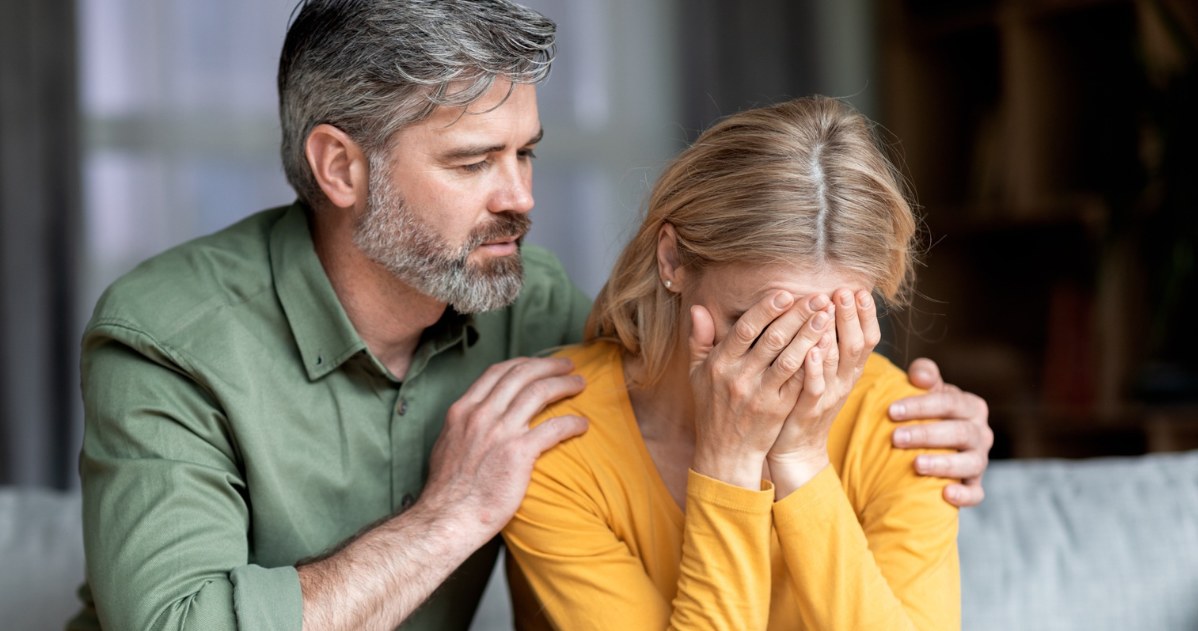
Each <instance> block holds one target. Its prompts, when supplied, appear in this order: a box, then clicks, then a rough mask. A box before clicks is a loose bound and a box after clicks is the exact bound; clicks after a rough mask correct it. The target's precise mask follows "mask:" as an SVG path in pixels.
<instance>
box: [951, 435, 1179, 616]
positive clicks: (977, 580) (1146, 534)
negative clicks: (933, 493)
mask: <svg viewBox="0 0 1198 631" xmlns="http://www.w3.org/2000/svg"><path fill="white" fill-rule="evenodd" d="M985 486H986V501H985V502H983V503H982V505H981V506H979V507H977V508H973V509H968V510H963V511H961V530H960V536H959V538H958V542H959V544H960V552H961V585H962V600H963V602H962V618H963V622H964V625H963V626H964V628H965V629H967V630H970V631H975V630H976V631H985V630H989V629H1003V630H1007V629H1086V630H1088V631H1102V630H1104V629H1111V630H1115V629H1118V630H1120V631H1123V630H1125V629H1162V630H1165V629H1198V597H1196V596H1198V451H1196V452H1190V453H1185V454H1152V455H1149V456H1141V457H1135V458H1098V459H1091V460H1079V461H1064V460H1040V461H1036V460H1022V461H996V462H993V463H992V464H991V466H990V469H989V472H988V473H987V474H986V478H985Z"/></svg>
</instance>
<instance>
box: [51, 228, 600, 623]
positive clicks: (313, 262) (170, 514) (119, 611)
mask: <svg viewBox="0 0 1198 631" xmlns="http://www.w3.org/2000/svg"><path fill="white" fill-rule="evenodd" d="M524 267H525V280H524V289H523V290H522V292H521V294H520V297H519V298H518V299H517V300H516V302H515V303H514V304H513V305H512V306H510V307H508V308H506V309H503V310H501V311H494V312H489V313H484V314H478V315H475V316H471V317H465V316H460V315H457V314H454V313H452V310H447V314H446V316H445V317H443V318H442V319H441V321H440V322H438V323H437V324H436V325H434V326H433V327H431V328H429V329H427V330H426V331H425V334H424V337H423V339H422V340H421V343H420V345H419V347H418V348H417V350H416V353H415V355H414V357H413V359H412V363H411V366H410V368H409V370H408V374H407V375H406V376H405V378H404V380H403V381H402V382H400V381H398V380H396V379H395V378H394V377H393V376H392V375H391V374H390V372H389V371H388V370H387V369H386V368H385V367H384V366H383V365H382V364H381V363H380V362H379V361H378V359H376V358H375V357H374V356H372V355H371V353H370V351H369V350H368V349H367V348H366V345H365V344H364V343H363V342H362V339H361V338H360V337H359V336H358V334H357V332H356V331H355V330H354V327H353V325H352V324H351V323H350V321H349V318H348V317H347V316H346V314H345V311H344V309H343V308H342V307H341V304H340V303H339V302H338V300H337V297H336V295H335V294H334V292H333V288H332V286H331V285H330V283H329V280H328V277H327V276H326V275H325V273H324V269H323V268H322V267H321V264H320V261H319V259H318V258H317V257H316V253H315V251H314V249H313V246H312V239H311V236H310V233H309V228H308V223H307V220H306V216H305V213H304V210H303V208H302V207H300V206H298V205H293V206H290V207H284V208H278V209H273V210H268V211H264V212H262V213H258V214H256V215H254V216H252V217H250V218H248V219H246V220H244V221H242V222H240V223H238V224H236V225H234V226H231V227H230V228H227V229H225V230H224V231H222V232H219V233H216V234H214V235H211V236H208V237H204V238H202V239H199V240H196V241H193V242H191V243H188V244H184V245H182V246H180V247H178V248H175V249H173V250H171V251H168V252H166V253H164V254H161V255H159V256H157V257H155V258H153V259H150V260H149V261H147V262H145V263H143V264H142V265H141V266H139V267H138V268H137V269H135V270H133V271H132V272H131V273H129V274H128V275H126V276H125V277H123V278H122V279H120V280H118V281H117V282H116V283H114V284H113V285H112V287H110V288H109V289H108V291H107V292H105V294H104V296H103V297H102V298H101V299H100V301H99V303H98V305H97V306H96V310H95V313H94V315H93V317H92V320H91V322H90V323H89V324H88V326H87V329H86V332H85V334H84V340H83V356H82V372H83V400H84V412H85V431H84V440H83V451H82V454H81V456H80V474H81V476H82V483H83V499H84V508H83V525H84V542H85V548H86V551H87V566H88V577H87V578H88V584H87V586H85V588H84V589H82V590H81V595H82V596H83V598H84V604H85V609H84V612H83V613H82V614H80V616H79V618H78V619H77V620H76V621H74V622H73V623H72V625H73V626H72V628H95V627H96V624H97V617H98V622H99V623H101V624H102V626H103V627H104V628H106V629H122V630H123V629H176V628H183V627H184V626H185V625H186V626H187V628H203V629H209V628H211V629H237V628H240V629H299V628H300V620H301V608H302V605H301V598H300V587H299V579H298V574H297V573H296V570H295V568H294V565H295V563H296V562H297V561H300V560H302V559H304V558H307V557H311V556H314V555H318V554H321V553H322V552H326V551H328V550H329V549H330V548H332V547H333V546H336V545H337V544H339V543H341V542H343V541H345V540H346V539H347V538H349V537H351V536H352V535H354V534H355V533H357V532H359V531H360V530H362V529H363V528H364V527H366V526H368V525H370V524H372V523H374V522H376V521H378V520H380V519H382V518H385V517H387V516H389V515H392V514H395V513H396V512H398V511H401V510H403V509H404V508H406V507H407V506H408V505H410V504H411V503H412V502H413V501H414V500H415V498H416V497H417V496H419V494H420V490H421V488H422V486H423V484H424V481H425V478H426V476H427V473H428V455H429V452H430V450H431V449H432V445H433V442H434V441H435V440H436V438H437V436H438V434H439V432H440V430H441V426H442V423H443V421H444V418H445V413H446V411H447V410H448V408H449V406H450V404H451V403H453V401H455V400H456V399H457V398H458V397H460V396H461V395H462V394H463V393H464V392H465V390H466V388H467V387H468V386H469V385H470V384H471V383H472V382H473V381H474V380H475V379H476V378H477V377H478V376H479V375H481V374H482V372H483V371H484V370H486V368H487V367H488V366H490V365H491V364H494V363H497V362H500V361H503V360H504V359H507V358H510V357H514V356H519V355H532V354H537V353H539V352H540V351H543V350H545V349H547V348H550V347H554V346H559V345H562V344H566V343H570V342H574V341H577V340H578V339H579V338H580V335H581V331H582V324H583V321H584V319H585V317H586V314H587V312H588V310H589V303H588V300H587V299H586V297H585V296H584V295H582V293H581V292H579V291H578V289H577V288H575V287H574V286H573V285H572V284H571V283H570V281H569V279H568V278H567V277H566V274H565V272H564V271H563V270H562V268H561V266H560V264H559V263H558V262H557V260H556V259H554V258H553V256H552V255H550V254H548V253H547V252H545V251H543V250H539V249H537V248H533V247H527V248H525V249H524ZM495 554H496V545H495V544H494V543H492V544H491V545H488V546H486V547H485V548H484V549H482V550H480V551H479V552H478V553H477V554H475V555H474V556H473V557H472V558H471V559H470V560H469V561H467V562H466V563H465V564H464V565H463V566H462V567H461V568H460V569H459V570H458V572H457V573H456V574H455V575H454V576H453V577H452V578H451V579H450V580H449V581H448V582H447V583H446V584H445V585H443V586H442V587H441V589H439V590H438V591H437V592H436V593H435V594H434V595H433V597H432V598H431V599H430V600H429V601H428V602H427V603H426V604H425V605H424V606H423V607H421V608H420V609H419V610H418V611H417V613H416V614H415V615H414V616H413V617H412V618H411V619H410V620H409V622H408V623H407V624H406V625H405V628H412V629H465V628H467V627H468V626H469V623H470V620H471V618H472V617H473V615H474V610H475V608H476V606H477V604H478V600H479V597H480V595H481V594H482V591H483V588H484V587H485V585H486V580H487V578H488V576H489V575H490V571H491V568H492V565H493V564H494V559H495Z"/></svg>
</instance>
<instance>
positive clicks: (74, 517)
mask: <svg viewBox="0 0 1198 631" xmlns="http://www.w3.org/2000/svg"><path fill="white" fill-rule="evenodd" d="M986 488H987V498H986V501H985V503H983V504H982V506H980V507H978V508H974V509H969V510H966V511H963V512H962V514H961V534H960V537H959V543H960V550H961V579H962V586H961V589H962V599H963V602H962V610H963V618H964V620H963V622H964V625H963V626H964V628H965V629H967V630H972V631H989V630H992V629H993V630H999V629H1001V630H1003V631H1006V630H1009V629H1020V630H1036V629H1044V630H1072V629H1079V630H1081V629H1085V630H1086V631H1103V630H1107V629H1110V630H1115V629H1118V630H1120V631H1123V630H1126V629H1151V630H1154V631H1170V630H1178V631H1183V630H1184V631H1194V630H1198V451H1195V452H1190V453H1185V454H1154V455H1150V456H1141V457H1136V458H1103V459H1094V460H1078V461H1058V460H1038V461H1037V460H1028V461H1003V462H995V463H993V464H992V465H991V469H990V473H989V474H988V475H987V478H986ZM82 576H83V561H82V543H81V540H80V526H79V500H78V497H77V496H74V495H70V494H58V493H52V492H48V491H39V490H24V491H15V490H12V489H0V628H3V629H9V630H12V631H26V630H29V631H40V630H42V629H60V628H62V624H63V622H64V621H65V620H66V619H67V617H69V616H70V615H71V613H72V612H73V611H74V609H75V606H76V601H75V595H74V592H75V588H76V587H77V586H78V584H79V581H80V580H81V578H82ZM504 589H505V587H504V584H503V581H502V577H501V576H500V575H498V574H497V575H496V579H494V580H493V581H492V584H491V588H490V589H489V590H488V592H487V595H486V597H485V599H484V602H483V605H482V608H481V609H480V611H479V614H478V616H477V617H476V619H475V624H474V628H475V629H479V630H491V629H507V628H510V622H509V616H508V609H507V599H506V596H505V593H504Z"/></svg>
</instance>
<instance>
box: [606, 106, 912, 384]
mask: <svg viewBox="0 0 1198 631" xmlns="http://www.w3.org/2000/svg"><path fill="white" fill-rule="evenodd" d="M901 182H902V178H901V177H900V176H899V174H898V172H897V170H896V169H895V167H894V166H893V165H892V164H891V163H890V161H889V160H887V159H886V157H885V156H884V155H883V153H882V150H881V149H880V148H879V146H878V143H877V141H876V139H875V137H874V133H873V126H872V125H871V123H870V122H869V121H868V120H867V119H866V118H865V117H864V116H862V115H861V114H859V113H857V112H856V111H855V110H853V109H852V108H851V107H849V106H848V105H846V104H844V103H842V102H840V101H838V100H836V99H831V98H827V97H809V98H800V99H794V100H791V101H786V102H784V103H779V104H777V105H773V106H769V107H763V108H758V109H753V110H749V111H746V112H741V113H739V114H735V115H732V116H729V117H727V118H725V119H723V120H722V121H720V122H719V123H717V124H716V125H715V126H714V127H712V128H711V129H709V130H707V131H706V132H704V133H703V135H701V136H700V137H699V139H698V140H697V141H696V142H695V143H694V144H693V145H692V146H690V147H689V148H688V149H686V150H684V151H683V152H682V153H681V154H679V155H678V157H677V158H675V159H674V161H673V162H672V163H670V165H669V166H668V167H667V168H666V170H665V172H664V173H663V174H662V175H661V177H660V178H659V179H658V180H657V183H656V184H655V185H654V187H653V192H652V194H651V195H650V198H649V206H648V211H647V213H646V217H645V220H644V222H643V223H642V224H641V227H640V230H639V231H638V232H637V233H636V235H635V236H634V237H633V239H632V241H630V242H629V243H628V245H627V246H626V247H625V248H624V251H623V253H622V254H621V255H620V257H619V259H618V260H617V262H616V265H615V268H614V269H613V270H612V274H611V277H610V278H609V279H608V281H607V284H606V285H604V287H603V289H602V290H600V292H599V296H598V297H597V298H596V300H595V305H594V308H593V309H592V310H591V314H590V317H589V318H588V320H587V324H586V332H585V339H587V340H588V341H589V340H594V339H599V338H607V339H613V340H615V341H617V342H618V343H619V344H621V345H622V346H623V347H624V349H625V350H626V351H627V352H629V353H631V354H634V355H639V356H640V357H641V358H642V360H643V362H644V368H645V371H644V380H643V383H644V385H649V384H652V383H654V382H656V381H657V380H658V379H660V377H661V373H662V371H663V370H664V367H665V363H666V362H667V361H668V359H669V356H670V353H672V352H673V345H674V343H675V338H676V333H677V327H678V322H679V318H680V317H681V316H682V315H683V314H681V313H680V312H679V311H680V304H679V302H678V300H677V294H675V293H672V292H670V291H667V290H666V289H665V288H664V287H663V286H662V282H661V280H660V278H659V277H658V267H657V241H658V232H659V231H660V230H661V227H662V225H663V224H665V223H669V224H671V225H672V226H673V227H674V230H675V232H676V233H677V244H678V255H679V263H680V264H681V265H683V266H686V267H688V268H690V269H693V270H696V271H698V272H702V270H704V269H708V268H712V267H715V266H719V265H725V264H731V263H750V264H772V263H778V262H790V263H794V262H802V263H806V264H809V265H812V266H824V265H833V266H836V267H839V268H842V269H844V270H847V271H850V272H852V273H855V274H856V275H859V276H861V277H862V278H864V279H866V280H868V281H871V282H872V283H873V286H874V287H875V291H876V292H877V293H878V294H880V296H881V297H882V299H883V300H884V301H885V302H886V303H888V304H889V305H891V306H902V305H904V304H906V302H907V300H908V297H909V293H910V289H911V285H912V283H913V281H914V258H915V256H914V240H915V234H916V228H917V223H916V219H915V215H914V213H913V211H912V209H911V205H910V204H909V203H908V201H907V199H906V196H905V195H904V189H903V187H902V185H901Z"/></svg>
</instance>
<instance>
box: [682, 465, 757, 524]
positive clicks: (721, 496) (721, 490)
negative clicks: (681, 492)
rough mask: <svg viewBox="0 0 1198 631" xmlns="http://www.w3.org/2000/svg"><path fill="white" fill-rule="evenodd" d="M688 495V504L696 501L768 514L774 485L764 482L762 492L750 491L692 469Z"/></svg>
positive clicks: (688, 477) (687, 487)
mask: <svg viewBox="0 0 1198 631" xmlns="http://www.w3.org/2000/svg"><path fill="white" fill-rule="evenodd" d="M686 495H687V503H688V504H689V503H690V500H691V499H695V500H698V501H701V502H707V503H709V504H715V505H716V506H719V507H721V508H727V509H729V510H736V511H742V512H745V513H763V512H764V513H768V512H769V511H770V506H772V505H773V503H774V485H773V483H771V482H769V481H768V480H762V481H761V490H760V491H750V490H749V489H746V488H744V487H739V486H736V485H735V484H728V483H727V482H724V481H722V480H717V479H715V478H710V477H707V476H705V475H703V474H702V473H698V472H696V471H695V470H694V469H691V470H690V471H689V473H688V475H687V480H686Z"/></svg>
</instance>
